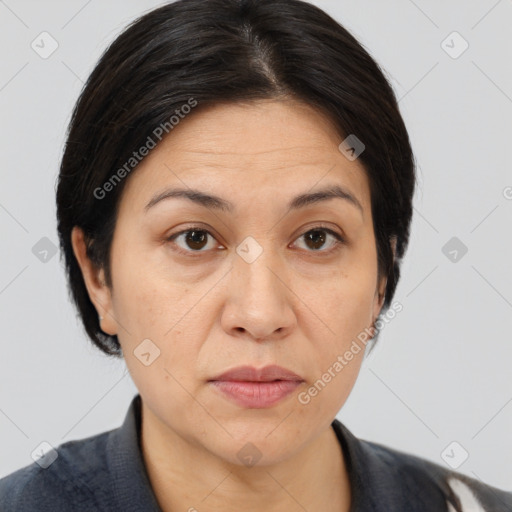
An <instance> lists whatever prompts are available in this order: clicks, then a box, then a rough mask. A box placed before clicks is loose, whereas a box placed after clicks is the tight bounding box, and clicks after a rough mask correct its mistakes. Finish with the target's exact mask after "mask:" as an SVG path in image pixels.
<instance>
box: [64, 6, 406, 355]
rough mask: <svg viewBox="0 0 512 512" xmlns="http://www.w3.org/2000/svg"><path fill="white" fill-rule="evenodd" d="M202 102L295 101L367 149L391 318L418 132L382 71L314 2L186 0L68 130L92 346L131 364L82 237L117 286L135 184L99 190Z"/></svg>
mask: <svg viewBox="0 0 512 512" xmlns="http://www.w3.org/2000/svg"><path fill="white" fill-rule="evenodd" d="M191 98H193V99H194V101H196V102H197V104H198V107H197V109H199V108H201V106H203V105H204V106H206V105H212V104H218V103H220V102H247V101H252V100H258V99H279V98H296V99H299V100H301V101H303V102H305V103H307V104H309V105H311V106H313V107H314V108H316V109H318V110H319V111H321V112H323V113H325V114H327V115H328V116H329V118H330V119H331V120H332V121H333V122H334V125H335V126H336V127H338V129H339V135H340V142H341V141H342V140H343V139H344V138H345V137H347V136H348V135H349V134H354V135H356V137H357V138H358V139H360V140H361V141H362V142H363V143H364V145H365V149H364V151H363V152H362V153H361V154H360V156H359V159H360V161H361V163H362V164H363V166H364V168H365V170H366V172H367V175H368V179H369V183H370V193H371V203H372V216H373V227H374V233H375V240H376V246H377V254H378V269H379V276H382V275H385V276H387V278H388V282H387V288H386V294H385V301H384V305H383V308H382V311H381V315H382V314H383V313H384V312H385V311H386V309H388V308H389V306H390V304H391V300H392V298H393V296H394V293H395V288H396V285H397V283H398V280H399V277H400V260H401V258H402V257H403V255H404V253H405V250H406V248H407V244H408V240H409V228H410V223H411V217H412V199H413V194H414V187H415V180H416V178H415V163H414V156H413V153H412V149H411V146H410V141H409V137H408V133H407V130H406V128H405V126H404V122H403V120H402V117H401V115H400V112H399V109H398V105H397V100H396V97H395V95H394V93H393V90H392V88H391V86H390V84H389V83H388V81H387V79H386V78H385V76H384V73H383V71H382V70H381V69H380V67H379V65H378V64H377V63H376V62H375V61H374V60H373V58H372V57H371V56H370V55H369V53H368V52H367V51H366V50H365V49H364V48H363V46H362V45H361V44H360V43H359V42H358V41H357V40H356V39H355V38H354V37H353V36H352V35H351V34H350V33H349V32H348V31H347V30H346V29H345V28H343V26H341V25H340V24H339V23H338V22H336V21H335V20H334V19H332V18H331V17H330V16H329V15H327V14H326V13H325V12H324V11H322V10H321V9H319V8H317V7H315V6H313V5H311V4H309V3H306V2H303V1H300V0H179V1H177V2H173V3H169V4H166V5H164V6H163V7H159V8H157V9H155V10H153V11H151V12H149V13H147V14H145V15H143V16H142V17H140V18H139V19H137V20H135V21H134V22H133V23H131V24H130V25H129V26H128V27H127V28H126V29H125V30H124V31H123V33H121V35H119V36H118V37H117V38H116V39H115V40H114V41H113V43H112V44H111V45H110V46H109V47H108V49H107V50H106V51H105V52H104V54H103V55H102V57H101V58H100V60H99V62H98V63H97V65H96V67H95V68H94V70H93V72H92V73H91V75H90V76H89V78H88V80H87V83H86V84H85V85H84V88H83V90H82V92H81V94H80V97H79V99H78V101H77V103H76V106H75V108H74V110H73V114H72V118H71V121H70V125H69V128H68V133H67V141H66V145H65V149H64V154H63V158H62V162H61V166H60V173H59V177H58V184H57V222H58V233H59V240H60V245H61V249H62V255H63V258H64V260H65V267H66V272H67V278H68V283H69V289H70V295H71V298H72V300H73V301H74V302H75V304H76V306H77V308H78V311H79V314H80V316H81V320H82V322H83V325H84V327H85V330H86V332H87V334H88V336H89V337H90V338H91V340H92V341H93V343H94V344H95V345H96V346H98V347H99V348H100V349H101V350H102V351H103V352H105V353H106V354H109V355H117V356H120V355H121V351H120V345H119V342H118V339H117V336H109V335H107V334H105V333H104V332H102V330H101V328H100V325H99V322H98V315H97V312H96V309H95V308H94V305H93V304H92V302H91V300H90V298H89V296H88V293H87V289H86V287H85V283H84V280H83V276H82V273H81V270H80V267H79V265H78V262H77V260H76V258H75V256H74V253H73V249H72V245H71V230H72V228H73V226H79V227H80V228H82V229H83V230H84V233H85V236H86V240H87V247H88V251H87V252H88V256H89V257H90V259H91V260H92V261H93V262H94V263H95V265H97V266H98V268H104V270H105V276H106V283H107V285H108V286H110V287H111V286H112V282H111V273H110V270H111V266H110V265H111V261H110V258H109V255H110V247H111V242H112V237H113V233H114V228H115V224H116V215H117V211H118V207H119V201H120V198H121V193H122V190H123V187H124V185H125V184H126V181H127V179H129V176H128V177H125V178H124V179H120V180H118V182H116V183H115V184H114V185H115V186H111V187H109V191H108V193H106V194H103V193H102V194H99V193H98V190H100V189H102V190H104V184H105V183H107V182H109V180H110V183H112V177H113V176H114V174H115V173H116V171H118V170H119V169H121V168H124V169H125V170H126V163H127V162H128V161H130V159H131V158H133V152H134V151H136V150H138V149H139V148H140V147H142V146H144V145H145V144H146V143H147V141H148V137H153V138H154V134H155V129H157V128H158V127H159V126H167V127H169V124H170V123H169V119H170V118H171V116H173V115H178V111H180V109H181V108H182V107H183V105H185V104H187V103H190V99H191ZM191 115H193V113H191ZM165 123H167V124H165ZM132 167H133V169H136V165H133V164H132ZM131 172H132V173H133V172H135V171H134V170H133V171H131ZM121 174H122V175H123V177H124V176H125V175H126V172H125V173H119V172H118V174H117V175H118V177H119V176H120V175H121ZM393 238H394V239H395V240H396V258H395V259H394V260H393V257H392V256H393V255H392V250H391V247H390V241H391V240H392V239H393ZM373 341H374V342H375V341H376V339H374V340H373Z"/></svg>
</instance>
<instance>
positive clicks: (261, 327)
mask: <svg viewBox="0 0 512 512" xmlns="http://www.w3.org/2000/svg"><path fill="white" fill-rule="evenodd" d="M248 261H250V260H246V259H244V258H243V257H240V256H238V255H237V256H236V257H235V258H234V261H233V268H232V269H231V272H230V277H229V283H228V292H227V293H228V295H227V297H226V302H225V306H224V309H223V311H222V318H221V324H222V327H223V329H224V330H225V332H227V333H229V334H230V335H231V336H238V337H248V338H252V339H254V340H257V341H265V340H270V339H272V340H276V339H281V338H283V337H286V336H287V335H288V334H289V333H290V332H291V331H292V329H293V327H294V325H295V323H296V316H295V312H294V301H297V298H296V295H295V294H294V293H293V291H292V289H291V287H290V284H289V283H288V281H289V275H290V273H289V271H287V270H286V267H285V265H284V263H282V262H281V261H280V259H279V258H278V257H276V256H273V255H272V253H271V250H270V249H266V250H263V252H262V253H261V254H260V255H259V257H257V259H256V260H255V261H252V262H248Z"/></svg>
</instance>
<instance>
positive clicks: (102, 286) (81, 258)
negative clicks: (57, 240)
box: [71, 226, 117, 335]
mask: <svg viewBox="0 0 512 512" xmlns="http://www.w3.org/2000/svg"><path fill="white" fill-rule="evenodd" d="M71 245H72V246H73V252H74V254H75V258H76V259H77V261H78V265H79V266H80V270H81V271H82V276H83V279H84V282H85V286H86V288H87V293H88V294H89V298H90V300H91V302H92V303H93V304H94V307H95V308H96V311H97V312H98V318H99V322H100V326H101V330H102V331H104V332H105V333H107V334H110V335H115V334H117V323H116V322H115V319H114V316H113V315H112V296H111V293H110V289H109V287H108V286H107V285H106V283H105V273H104V270H103V268H101V269H100V268H98V267H97V266H96V265H94V263H93V262H92V261H91V260H90V258H89V257H88V255H87V247H86V242H85V238H84V232H83V230H82V229H81V228H79V227H78V226H75V227H74V228H73V230H72V231H71Z"/></svg>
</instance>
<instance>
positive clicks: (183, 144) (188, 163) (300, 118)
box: [122, 100, 370, 211]
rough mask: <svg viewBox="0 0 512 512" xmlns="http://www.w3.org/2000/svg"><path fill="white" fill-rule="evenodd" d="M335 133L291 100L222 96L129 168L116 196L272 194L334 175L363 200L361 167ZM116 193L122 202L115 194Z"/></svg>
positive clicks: (138, 199)
mask: <svg viewBox="0 0 512 512" xmlns="http://www.w3.org/2000/svg"><path fill="white" fill-rule="evenodd" d="M341 141H342V137H341V136H340V135H339V133H338V131H337V130H336V127H335V126H334V125H333V124H332V122H331V121H330V120H329V119H328V118H327V117H326V116H324V115H322V114H321V113H320V112H319V111H317V110H315V109H313V108H311V107H309V106H307V105H305V104H303V103H300V102H297V101H269V100H265V101H258V102H254V103H251V104H223V105H216V106H213V107H207V108H204V109H199V110H198V111H195V112H194V111H193V112H192V113H191V114H189V115H188V116H187V117H185V118H184V119H183V120H181V121H180V123H179V124H178V125H176V126H175V127H174V129H173V130H172V131H171V132H170V133H169V134H168V135H167V136H166V137H165V138H163V140H162V141H161V142H160V143H159V144H158V145H157V146H156V148H154V149H152V150H151V151H150V153H149V154H148V155H147V156H146V157H145V158H144V160H143V161H142V162H141V163H140V164H139V165H138V167H137V168H136V171H135V172H134V173H133V175H132V176H130V178H129V180H128V183H127V184H126V188H125V191H124V192H123V197H124V198H125V199H123V201H124V202H126V201H125V200H126V199H128V202H129V203H130V204H131V205H134V206H135V205H136V206H137V208H138V209H139V210H143V209H144V207H145V206H146V204H147V203H148V201H151V198H152V197H154V196H155V193H156V192H158V191H162V190H164V189H165V187H168V186H171V185H173V186H176V185H179V186H180V188H186V187H190V188H194V189H198V188H201V189H203V190H205V191H210V192H212V191H215V192H216V193H217V195H220V194H221V193H223V194H222V195H223V196H226V195H229V197H230V198H232V202H233V203H237V200H236V198H237V197H239V198H240V200H241V201H243V198H244V197H245V196H246V195H247V196H250V197H252V198H254V197H255V196H257V197H258V198H259V199H260V200H264V199H265V198H266V199H268V200H270V201H275V200H276V199H277V198H278V197H281V196H282V197H283V198H285V197H286V198H288V197H291V196H292V195H297V194H299V193H303V192H304V191H306V190H309V191H310V192H314V191H315V190H316V189H317V188H324V186H325V185H327V184H333V183H338V184H340V185H341V186H343V187H344V188H345V189H346V190H349V191H350V192H351V193H352V194H353V195H354V196H355V197H357V199H358V200H359V202H360V203H361V204H362V206H363V208H364V210H365V211H366V209H368V208H369V199H370V197H369V186H368V181H367V176H366V171H365V169H364V167H363V165H362V164H361V163H360V162H359V161H358V160H354V161H350V160H348V159H347V158H346V157H345V156H344V155H343V154H342V153H341V151H340V150H339V149H338V147H339V144H340V143H341ZM123 201H122V202H123Z"/></svg>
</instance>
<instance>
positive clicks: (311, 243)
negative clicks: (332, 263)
mask: <svg viewBox="0 0 512 512" xmlns="http://www.w3.org/2000/svg"><path fill="white" fill-rule="evenodd" d="M301 238H303V239H304V241H305V245H306V247H307V249H308V252H322V253H326V252H330V251H331V250H334V249H336V248H337V246H339V245H340V244H342V243H343V242H344V239H343V237H342V236H341V235H339V234H338V233H336V232H335V231H332V230H331V229H327V228H322V227H318V228H314V229H310V230H308V231H306V232H305V233H303V234H302V235H301V236H300V237H299V238H298V240H300V239H301ZM329 238H331V243H330V244H329V243H328V240H329ZM326 242H327V245H328V246H329V247H330V248H328V249H326V250H321V249H322V247H324V246H325V245H326Z"/></svg>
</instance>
